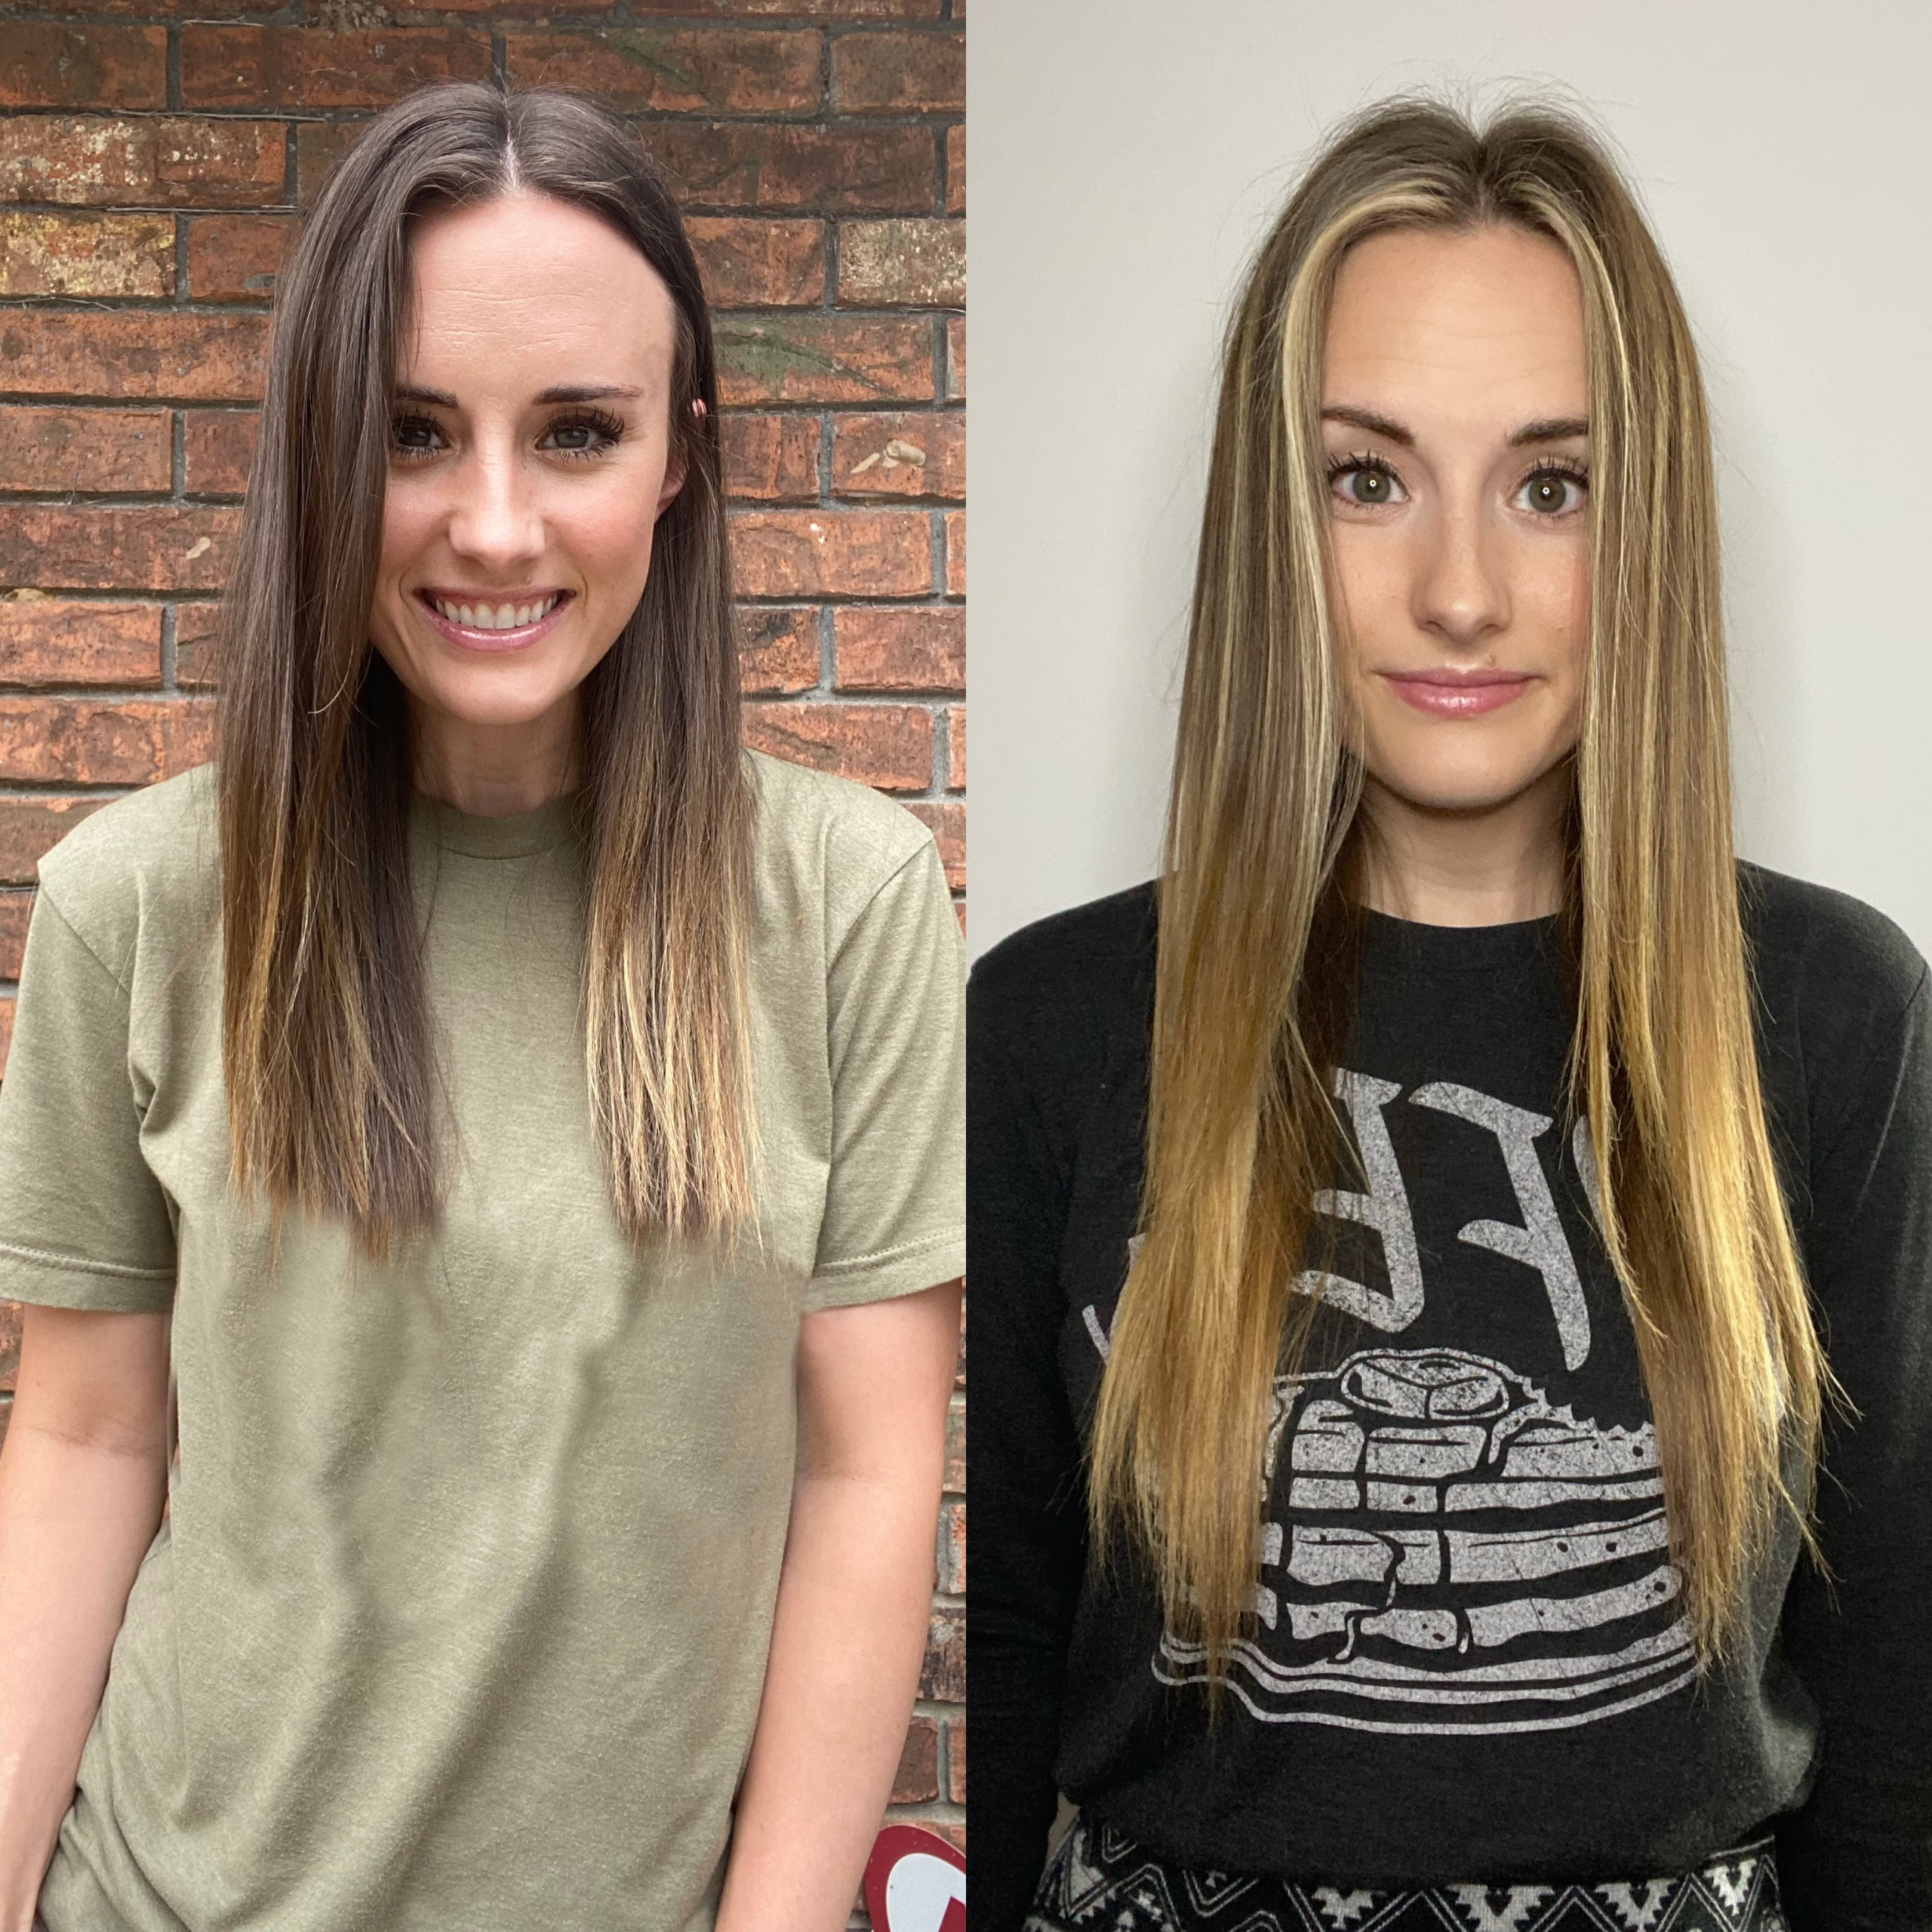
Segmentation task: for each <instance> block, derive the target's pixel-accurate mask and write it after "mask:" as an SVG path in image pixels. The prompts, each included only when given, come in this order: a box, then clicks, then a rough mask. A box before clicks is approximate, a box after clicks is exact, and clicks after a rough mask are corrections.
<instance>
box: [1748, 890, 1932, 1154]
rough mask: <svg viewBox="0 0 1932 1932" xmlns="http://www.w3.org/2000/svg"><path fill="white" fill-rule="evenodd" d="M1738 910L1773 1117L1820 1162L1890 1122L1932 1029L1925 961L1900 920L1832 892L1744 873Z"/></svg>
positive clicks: (1930, 996)
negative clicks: (1878, 1119)
mask: <svg viewBox="0 0 1932 1932" xmlns="http://www.w3.org/2000/svg"><path fill="white" fill-rule="evenodd" d="M1738 872H1739V903H1740V910H1741V912H1742V913H1743V921H1744V931H1745V937H1746V943H1747V944H1748V945H1749V949H1750V963H1751V976H1752V985H1753V988H1754V990H1755V993H1756V995H1757V1001H1756V1004H1757V1014H1756V1017H1757V1022H1758V1029H1759V1042H1760V1050H1761V1064H1762V1065H1763V1066H1764V1069H1765V1072H1766V1075H1767V1084H1768V1086H1769V1087H1770V1096H1769V1097H1770V1099H1771V1100H1772V1102H1773V1107H1774V1113H1775V1114H1776V1115H1777V1116H1778V1117H1779V1118H1780V1120H1781V1121H1782V1122H1783V1125H1784V1128H1785V1131H1786V1133H1787V1134H1789V1135H1790V1136H1791V1137H1792V1138H1793V1139H1794V1140H1795V1141H1796V1142H1797V1143H1798V1146H1800V1148H1801V1149H1802V1148H1807V1147H1808V1148H1809V1149H1810V1150H1811V1152H1812V1153H1813V1154H1814V1155H1817V1154H1819V1153H1821V1152H1823V1149H1826V1148H1827V1147H1829V1146H1830V1145H1831V1144H1832V1142H1833V1141H1834V1140H1835V1139H1836V1138H1837V1137H1838V1132H1839V1131H1840V1130H1841V1128H1843V1127H1844V1124H1846V1123H1847V1121H1850V1120H1852V1119H1853V1118H1854V1117H1856V1116H1857V1115H1861V1114H1866V1113H1875V1114H1876V1115H1881V1116H1882V1115H1884V1113H1885V1112H1887V1111H1888V1109H1889V1108H1890V1097H1891V1094H1892V1090H1893V1088H1894V1087H1895V1085H1896V1084H1897V1081H1898V1079H1899V1078H1900V1069H1901V1068H1902V1066H1903V1064H1904V1063H1905V1061H1906V1058H1907V1057H1908V1056H1909V1052H1910V1051H1911V1041H1912V1036H1913V1032H1914V1029H1915V1028H1919V1029H1922V1028H1924V1026H1925V1024H1926V1009H1927V1001H1928V998H1932V995H1928V993H1927V981H1928V977H1932V976H1928V973H1927V967H1926V963H1925V961H1924V958H1923V957H1921V955H1920V953H1919V951H1918V948H1917V947H1916V946H1914V945H1913V944H1912V941H1911V940H1909V938H1907V937H1906V935H1905V934H1904V933H1903V931H1900V928H1898V926H1897V924H1894V921H1891V920H1890V919H1888V918H1886V916H1885V915H1884V913H1882V912H1879V911H1878V910H1877V909H1875V907H1873V906H1868V905H1866V904H1865V903H1864V902H1863V900H1857V899H1854V898H1853V897H1850V894H1847V893H1843V892H1836V891H1832V888H1829V886H1823V885H1814V884H1810V882H1809V881H1806V880H1804V879H1797V878H1788V877H1786V875H1784V874H1783V873H1782V872H1772V871H1770V870H1769V869H1767V868H1766V867H1764V866H1752V865H1740V867H1739V868H1738Z"/></svg>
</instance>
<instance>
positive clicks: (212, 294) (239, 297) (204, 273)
mask: <svg viewBox="0 0 1932 1932" xmlns="http://www.w3.org/2000/svg"><path fill="white" fill-rule="evenodd" d="M294 238H295V223H294V219H293V218H292V217H290V216H288V215H279V214H218V215H205V216H202V217H199V218H198V219H197V220H193V221H191V222H189V224H188V293H189V296H190V297H192V299H193V300H195V301H197V302H266V301H267V300H268V299H269V297H270V296H271V295H272V294H274V293H275V273H276V271H277V270H278V269H280V267H281V258H282V256H283V254H285V251H287V249H288V245H289V244H290V243H291V242H292V241H293V240H294Z"/></svg>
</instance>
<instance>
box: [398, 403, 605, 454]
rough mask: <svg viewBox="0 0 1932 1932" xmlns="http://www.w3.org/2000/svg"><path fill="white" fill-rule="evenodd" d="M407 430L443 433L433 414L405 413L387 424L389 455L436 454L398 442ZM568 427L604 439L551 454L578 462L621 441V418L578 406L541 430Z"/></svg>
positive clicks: (551, 432)
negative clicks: (571, 458) (588, 432)
mask: <svg viewBox="0 0 1932 1932" xmlns="http://www.w3.org/2000/svg"><path fill="white" fill-rule="evenodd" d="M406 429H429V430H433V431H434V432H435V433H436V434H437V435H441V433H442V426H441V424H440V423H438V422H437V421H436V420H435V417H430V416H407V415H399V416H397V417H393V418H392V420H391V422H390V424H389V448H390V451H391V453H392V454H393V455H394V456H395V457H398V458H399V459H400V460H401V461H403V462H405V463H410V462H414V461H417V460H420V459H422V458H424V457H432V456H435V455H436V454H438V452H437V451H435V450H433V449H423V448H416V447H411V445H408V444H405V443H401V442H398V441H397V440H396V438H397V437H398V435H400V433H401V432H403V431H404V430H406ZM568 429H589V430H591V431H592V432H595V434H596V435H598V436H600V437H601V438H602V439H603V440H602V441H601V442H598V443H594V444H592V445H589V446H588V447H586V448H580V449H574V450H572V449H558V450H555V451H552V454H554V455H556V456H561V457H573V458H575V459H577V460H580V461H589V460H591V459H592V458H594V457H600V456H601V455H603V454H604V453H605V451H606V450H608V449H610V448H614V446H615V445H617V444H618V443H619V442H621V441H623V434H624V425H623V419H622V418H621V417H616V416H613V415H611V414H610V412H609V411H608V410H602V409H580V410H578V411H575V412H574V413H573V414H571V415H568V416H559V417H557V419H556V420H555V421H554V422H552V423H550V424H549V426H548V427H547V428H546V429H545V430H544V432H543V433H544V435H546V436H552V435H555V434H556V433H557V432H558V431H559V430H568Z"/></svg>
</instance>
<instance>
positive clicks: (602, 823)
mask: <svg viewBox="0 0 1932 1932" xmlns="http://www.w3.org/2000/svg"><path fill="white" fill-rule="evenodd" d="M519 188H520V189H528V190H531V191H534V192H538V193H541V194H545V195H550V196H552V197H554V198H557V199H558V200H561V201H564V202H568V203H571V204H572V205H575V206H577V207H580V208H586V209H588V210H589V211H591V212H592V214H595V215H597V216H598V217H599V218H600V219H601V220H604V221H605V222H606V223H608V224H609V225H610V226H611V227H613V228H614V229H616V230H617V232H618V233H620V235H623V236H624V237H625V238H626V239H627V240H628V241H629V242H631V243H632V245H634V246H635V248H637V249H638V251H639V252H640V253H641V254H642V255H643V256H644V257H645V259H646V260H648V262H649V263H651V266H652V268H653V269H655V270H656V272H657V274H658V275H659V276H660V278H662V279H663V282H664V284H665V285H666V288H668V289H669V292H670V294H671V298H672V303H673V306H674V308H675V313H676V326H677V333H676V337H675V348H674V350H673V355H672V376H671V397H670V411H671V448H672V459H673V460H674V461H675V462H678V463H681V464H682V466H683V468H684V472H685V475H684V483H683V485H682V488H681V489H680V491H679V492H678V494H677V496H676V497H675V498H673V500H672V502H671V503H670V505H669V506H668V507H667V508H666V509H665V511H664V512H663V515H661V516H660V518H659V519H658V522H657V534H656V537H655V539H654V544H653V548H652V555H651V570H650V573H649V575H648V577H647V579H646V580H645V587H644V592H643V595H642V596H641V598H640V600H639V601H638V605H637V608H636V609H635V611H633V612H632V614H631V617H629V620H628V621H627V622H626V624H625V625H624V627H623V630H622V631H621V632H620V633H619V635H618V636H617V639H616V641H615V642H614V643H613V644H612V645H611V648H610V649H609V650H608V651H607V652H606V653H605V655H604V657H602V658H601V660H599V661H598V663H597V664H596V665H595V666H594V667H593V669H592V670H591V671H590V672H589V674H588V675H586V678H585V679H584V681H583V684H582V685H580V688H579V692H578V707H577V753H578V758H577V765H578V769H579V771H580V773H581V774H582V778H581V783H580V787H579V789H578V791H577V794H576V796H575V808H576V812H577V820H578V829H579V830H580V832H581V833H582V835H583V842H584V848H585V855H586V858H585V874H586V888H585V903H584V908H583V922H584V946H583V958H584V964H583V986H582V992H583V1020H584V1055H585V1063H586V1075H587V1080H588V1084H589V1097H590V1104H591V1107H592V1112H593V1114H594V1115H595V1121H596V1127H597V1131H598V1139H599V1141H600V1143H601V1146H602V1149H603V1154H604V1158H605V1166H606V1169H607V1174H608V1181H609V1184H610V1193H611V1200H612V1203H613V1205H614V1210H615V1212H616V1214H617V1218H618V1220H619V1221H620V1224H621V1225H622V1226H623V1227H624V1229H626V1232H627V1233H629V1235H631V1236H632V1238H634V1239H642V1238H645V1237H647V1236H649V1235H652V1234H654V1233H657V1232H669V1233H672V1234H674V1235H707V1234H711V1233H714V1232H715V1233H725V1234H735V1233H736V1232H737V1231H739V1230H740V1229H743V1228H744V1227H746V1226H747V1225H748V1223H749V1217H750V1215H751V1212H752V1165H753V1152H754V1150H753V1146H752V1117H751V1109H750V1099H749V1094H750V1074H749V1044H748V1035H749V1020H748V1017H747V1011H748V1008H747V992H746V948H747V944H748V939H747V935H748V933H749V927H750V921H751V842H752V819H753V811H754V805H753V801H752V792H751V781H750V779H749V776H748V774H747V772H746V769H745V766H744V763H743V750H742V747H741V745H740V729H739V700H738V654H737V639H736V633H735V629H734V618H733V614H732V605H731V565H730V560H729V557H728V552H727V548H726V540H725V525H724V484H723V478H722V472H721V459H720V454H719V441H718V395H717V376H716V369H715V361H714V358H713V355H712V335H711V328H710V321H709V316H708V315H707V313H706V307H705V300H704V292H703V286H702V284H701V281H700V276H699V272H698V266H697V260H696V258H695V257H694V254H693V253H692V251H691V244H690V242H689V241H688V238H687V237H686V235H685V231H684V226H683V223H682V222H681V220H680V219H679V217H678V209H677V205H676V203H675V202H674V201H673V200H672V196H671V193H670V191H669V188H668V186H666V183H665V182H664V180H663V178H662V177H661V176H660V174H659V173H658V171H657V169H656V168H654V166H653V165H652V164H651V162H650V160H649V159H648V158H647V157H646V155H645V154H644V152H642V150H641V149H640V148H639V147H638V144H637V141H636V139H635V137H634V136H633V134H632V133H631V131H629V129H628V128H626V127H625V126H624V125H623V124H622V123H621V122H617V120H615V119H614V118H612V117H611V116H610V115H606V114H605V113H604V112H601V110H600V109H598V108H596V107H595V106H592V104H591V103H589V101H587V100H583V99H580V98H579V97H576V96H574V95H571V94H565V93H563V92H561V91H555V90H550V89H543V88H531V89H527V90H521V91H506V90H505V89H503V88H497V87H494V86H491V85H486V84H482V83H469V82H460V83H457V82H453V83H448V84H445V85H441V86H437V87H432V88H425V89H423V90H422V91H420V92H418V93H417V94H412V95H411V96H410V97H408V99H407V100H403V101H401V102H399V103H398V104H397V105H396V106H394V107H392V108H391V109H389V110H388V111H387V112H385V113H383V114H381V115H378V116H377V118H376V119H375V120H374V122H371V125H370V126H369V127H368V129H367V130H366V131H365V132H364V133H363V134H361V137H360V138H359V139H358V140H357V141H356V143H355V146H353V147H352V148H351V149H349V152H348V153H347V154H346V155H345V156H344V157H343V159H342V161H341V162H340V163H339V164H338V165H337V168H336V169H335V171H334V173H333V174H331V176H330V177H329V179H328V183H327V184H326V186H325V187H324V189H323V190H322V192H321V197H320V198H319V199H318V202H317V203H316V205H315V210H314V211H313V212H312V214H310V216H309V219H308V221H307V223H306V226H305V227H304V229H303V233H302V235H301V238H300V240H299V242H297V245H296V246H295V248H294V251H293V252H292V254H291V258H290V260H289V261H288V264H287V266H285V268H284V269H283V271H282V272H281V276H280V278H279V281H278V288H277V291H276V294H275V315H274V321H273V325H272V333H271V340H270V348H269V371H268V383H267V392H266V399H265V401H264V402H263V408H262V419H261V434H260V441H259V444H258V447H257V452H256V456H255V460H254V469H253V471H252V472H251V475H250V478H249V482H248V503H247V505H246V507H245V509H244V511H243V513H242V531H241V537H240V540H239V544H238V550H237V555H236V561H235V568H234V571H233V574H232V578H231V580H230V582H229V586H228V590H227V595H226V598H225V599H224V601H223V607H222V635H221V644H220V651H221V678H222V692H221V721H220V749H219V753H218V757H217V767H218V769H217V789H218V793H219V800H220V806H219V810H220V836H221V858H222V909H223V919H224V928H223V987H224V997H223V1022H222V1069H223V1076H224V1078H225V1081H226V1088H227V1098H228V1124H229V1177H230V1180H231V1182H232V1184H233V1185H234V1186H235V1188H236V1189H237V1191H238V1192H239V1193H241V1194H242V1195H249V1194H251V1193H257V1192H259V1193H260V1195H263V1196H265V1197H266V1200H267V1202H268V1204H269V1207H270V1209H271V1210H272V1214H273V1216H274V1223H275V1231H276V1233H277V1235H278V1236H279V1234H280V1231H281V1226H282V1222H283V1219H284V1217H285V1214H286V1212H287V1211H288V1209H289V1208H290V1207H291V1206H294V1207H300V1209H302V1210H303V1211H305V1212H306V1213H308V1214H312V1215H318V1216H328V1217H340V1218H343V1219H345V1220H348V1221H349V1222H350V1223H352V1224H353V1226H354V1228H355V1235H356V1244H357V1247H358V1250H359V1251H361V1252H363V1253H365V1254H368V1255H369V1256H371V1257H373V1258H375V1259H378V1260H380V1259H383V1258H386V1257H387V1256H388V1255H389V1254H390V1253H391V1252H392V1250H393V1249H394V1247H395V1244H396V1243H397V1241H398V1238H400V1237H401V1236H403V1235H406V1234H408V1233H409V1232H411V1231H413V1230H416V1229H423V1228H426V1227H429V1226H433V1225H434V1224H435V1222H436V1220H438V1217H439V1214H440V1201H441V1177H440V1168H439V1152H438V1149H439V1143H440V1141H441V1137H442V1134H443V1131H444V1129H443V1122H442V1116H441V1110H440V1108H439V1105H438V1100H439V1083H438V1079H437V1077H436V1066H435V1053H434V1050H433V1042H432V1032H431V1029H430V1025H429V1013H428V1011H427V1008H426V1001H425V989H424V987H423V978H422V972H421V963H420V943H419V938H418V932H417V913H416V909H415V906H414V903H413V900H412V896H411V885H410V881H409V877H408V866H407V864H406V863H405V861H406V847H407V832H408V807H409V798H410V792H411V783H412V764H413V752H412V743H411V723H410V719H409V717H408V712H407V709H406V706H405V697H404V693H403V690H402V688H401V685H400V683H399V682H398V679H397V678H396V677H395V673H394V672H392V670H391V669H389V666H388V664H387V663H386V662H385V661H384V660H383V657H381V656H380V654H379V653H378V652H377V651H376V650H375V649H374V646H373V645H372V644H371V641H370V637H369V621H368V620H369V606H370V599H371V595H372V593H373V589H374V583H375V576H376V564H377V555H378V552H379V549H380V542H381V535H382V518H383V491H384V487H385V478H386V474H387V466H388V460H389V459H388V451H389V438H390V423H391V413H392V386H393V383H394V381H395V370H396V362H397V353H398V334H399V331H400V330H401V326H402V324H403V319H404V315H405V304H406V299H407V295H408V276H409V261H408V235H409V232H410V229H411V224H412V223H414V221H415V220H417V218H418V217H420V216H422V215H424V214H428V213H430V212H432V211H436V210H438V209H443V208H449V207H451V206H452V205H467V204H475V203H477V202H487V201H489V200H491V199H492V198H494V197H495V196H497V195H501V194H503V193H506V192H509V191H511V190H513V189H519ZM699 403H702V404H703V405H704V407H703V410H702V411H698V410H697V409H696V408H695V407H694V405H697V404H699Z"/></svg>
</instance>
